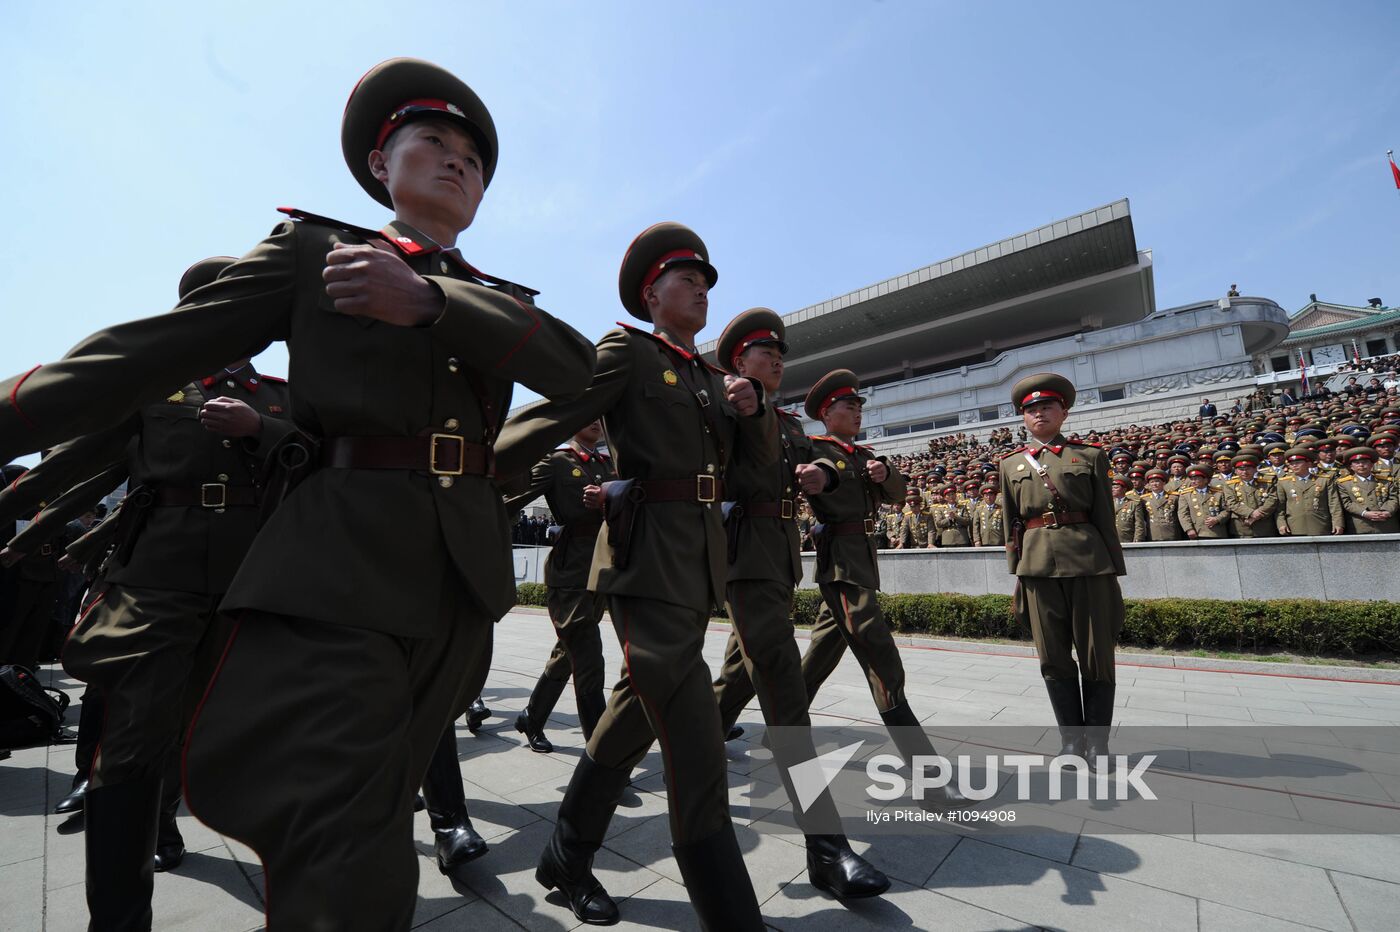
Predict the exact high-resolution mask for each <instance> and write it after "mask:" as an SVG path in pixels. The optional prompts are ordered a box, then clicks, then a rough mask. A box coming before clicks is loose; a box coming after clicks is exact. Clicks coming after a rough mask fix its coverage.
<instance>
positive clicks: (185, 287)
mask: <svg viewBox="0 0 1400 932" xmlns="http://www.w3.org/2000/svg"><path fill="white" fill-rule="evenodd" d="M237 261H238V260H237V259H235V258H234V257H233V256H210V257H209V258H208V259H200V260H199V261H198V262H196V263H195V264H194V265H192V266H190V267H189V268H187V269H185V274H184V275H181V276H180V285H179V292H180V300H181V301H183V300H185V296H186V295H188V294H189V293H190V292H192V291H194V290H195V289H196V288H203V287H204V286H205V285H207V284H209V283H210V282H212V281H213V280H214V279H216V278H218V277H219V276H220V275H222V274H223V272H224V269H226V268H228V267H229V266H231V265H233V264H234V263H235V262H237Z"/></svg>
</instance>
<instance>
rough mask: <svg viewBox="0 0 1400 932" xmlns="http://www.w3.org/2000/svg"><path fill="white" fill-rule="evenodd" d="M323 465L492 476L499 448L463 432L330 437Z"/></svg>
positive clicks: (324, 446) (322, 450) (323, 456)
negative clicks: (478, 441) (468, 437)
mask: <svg viewBox="0 0 1400 932" xmlns="http://www.w3.org/2000/svg"><path fill="white" fill-rule="evenodd" d="M321 465H322V466H327V467H330V468H331V469H411V470H414V471H416V472H429V473H432V474H433V475H435V476H489V475H491V474H492V471H493V470H494V469H495V451H494V450H493V449H492V448H491V447H490V446H489V445H488V444H484V443H476V442H474V441H471V440H467V439H466V438H464V437H463V436H462V435H461V434H428V435H425V436H422V437H330V438H328V439H327V440H326V441H325V442H324V443H322V444H321Z"/></svg>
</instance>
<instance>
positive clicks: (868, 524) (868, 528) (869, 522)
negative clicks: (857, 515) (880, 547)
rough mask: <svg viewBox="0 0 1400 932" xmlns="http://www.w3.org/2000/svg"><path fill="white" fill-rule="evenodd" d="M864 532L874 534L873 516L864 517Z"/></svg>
mask: <svg viewBox="0 0 1400 932" xmlns="http://www.w3.org/2000/svg"><path fill="white" fill-rule="evenodd" d="M865 533H866V534H874V533H875V519H874V518H866V519H865Z"/></svg>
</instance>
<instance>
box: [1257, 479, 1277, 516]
mask: <svg viewBox="0 0 1400 932" xmlns="http://www.w3.org/2000/svg"><path fill="white" fill-rule="evenodd" d="M1258 507H1259V510H1260V511H1262V512H1263V513H1264V516H1265V517H1268V516H1269V515H1272V514H1275V513H1276V512H1277V511H1278V508H1279V501H1278V484H1277V483H1274V482H1270V483H1269V484H1268V485H1266V486H1264V490H1263V491H1262V492H1260V493H1259V506H1258ZM1260 520H1261V521H1262V520H1263V519H1262V518H1261V519H1260Z"/></svg>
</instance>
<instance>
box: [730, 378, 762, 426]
mask: <svg viewBox="0 0 1400 932" xmlns="http://www.w3.org/2000/svg"><path fill="white" fill-rule="evenodd" d="M724 397H726V398H728V399H729V403H730V404H732V405H733V406H734V410H735V411H738V412H739V416H740V417H748V416H749V415H751V414H756V413H757V412H758V392H756V391H754V389H753V383H752V382H750V381H749V380H748V379H741V378H739V377H738V376H733V375H726V376H725V377H724Z"/></svg>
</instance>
